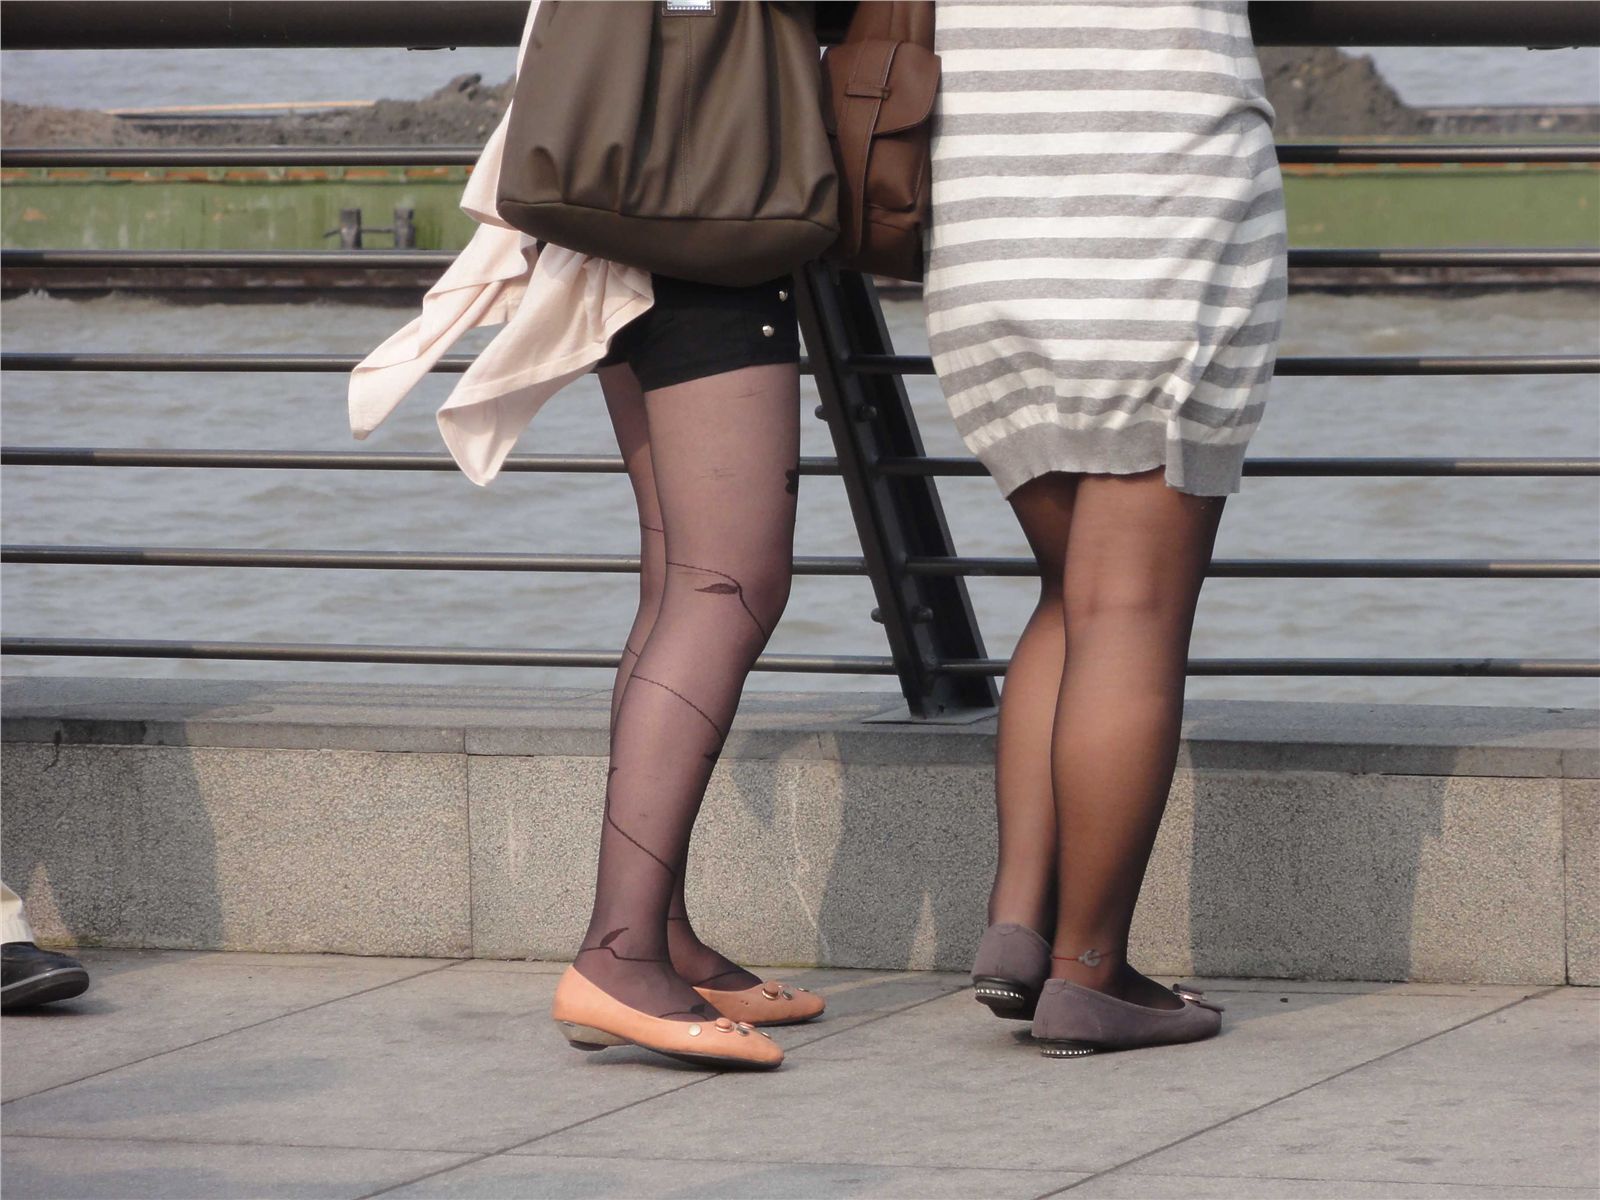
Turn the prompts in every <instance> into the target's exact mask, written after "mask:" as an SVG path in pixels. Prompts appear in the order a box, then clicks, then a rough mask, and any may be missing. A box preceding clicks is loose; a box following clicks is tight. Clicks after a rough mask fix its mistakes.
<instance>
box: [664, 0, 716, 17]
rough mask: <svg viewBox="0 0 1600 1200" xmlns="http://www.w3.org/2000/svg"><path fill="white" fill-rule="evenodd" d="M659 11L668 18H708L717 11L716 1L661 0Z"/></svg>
mask: <svg viewBox="0 0 1600 1200" xmlns="http://www.w3.org/2000/svg"><path fill="white" fill-rule="evenodd" d="M661 11H662V12H663V13H664V14H665V15H666V16H669V17H709V16H711V15H712V14H713V13H715V12H716V11H717V3H716V0H661Z"/></svg>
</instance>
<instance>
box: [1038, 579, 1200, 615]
mask: <svg viewBox="0 0 1600 1200" xmlns="http://www.w3.org/2000/svg"><path fill="white" fill-rule="evenodd" d="M1063 604H1064V607H1065V610H1066V615H1067V622H1068V624H1069V625H1070V626H1073V627H1083V626H1088V625H1100V624H1118V625H1137V624H1153V623H1165V622H1167V621H1170V620H1171V618H1172V616H1173V615H1174V613H1176V612H1177V611H1178V610H1179V608H1180V604H1179V603H1178V597H1177V596H1176V595H1175V594H1174V590H1173V589H1172V588H1170V587H1163V586H1162V583H1161V581H1160V580H1158V579H1154V578H1149V577H1144V578H1141V577H1139V576H1136V575H1126V576H1120V577H1108V576H1090V577H1086V578H1082V579H1074V578H1073V577H1072V573H1071V572H1070V571H1069V572H1068V573H1067V577H1066V580H1065V584H1064V586H1063Z"/></svg>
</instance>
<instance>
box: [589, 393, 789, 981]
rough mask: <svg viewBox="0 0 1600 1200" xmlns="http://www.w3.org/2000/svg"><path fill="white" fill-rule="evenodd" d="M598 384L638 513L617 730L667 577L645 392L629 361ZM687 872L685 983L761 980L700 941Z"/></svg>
mask: <svg viewBox="0 0 1600 1200" xmlns="http://www.w3.org/2000/svg"><path fill="white" fill-rule="evenodd" d="M600 387H601V390H602V391H603V392H604V393H605V397H606V408H607V410H608V412H609V413H610V415H611V427H612V430H613V431H614V432H615V433H616V436H617V449H618V450H620V451H621V453H622V461H623V465H624V466H625V467H626V468H627V471H628V481H629V482H630V483H631V484H632V485H633V498H634V502H635V505H636V507H637V508H638V512H639V608H638V610H637V611H636V612H635V613H634V617H633V625H632V627H631V628H630V629H629V630H628V638H627V641H626V642H625V643H624V645H623V649H622V662H621V663H620V664H619V665H618V667H617V676H616V682H615V683H614V684H613V685H612V688H611V725H612V732H613V734H614V733H615V732H616V721H617V709H618V708H619V707H620V706H621V704H622V697H623V694H624V693H625V692H626V691H627V689H628V680H630V679H631V678H633V665H634V663H636V662H637V661H638V660H639V652H640V650H641V648H642V647H643V646H644V644H645V642H646V641H648V640H649V637H650V631H651V630H652V629H654V628H655V623H656V616H657V614H658V613H660V611H661V591H662V586H663V583H664V581H665V578H666V538H665V532H666V531H665V530H664V529H663V528H662V525H661V502H660V500H659V499H658V498H657V496H656V480H655V467H654V464H653V463H652V461H651V458H650V427H649V420H648V418H647V417H646V414H645V402H644V392H643V391H642V390H640V387H639V381H638V380H637V379H636V378H634V374H633V369H632V368H631V367H628V366H617V367H608V368H606V369H605V370H603V371H601V372H600ZM685 876H686V872H685V871H684V870H683V864H679V870H678V882H677V884H676V885H675V886H674V888H673V892H672V903H671V905H670V907H669V909H668V913H667V921H668V922H669V924H668V926H667V947H668V950H669V953H670V957H671V960H672V968H673V970H675V971H676V972H677V973H678V974H679V975H681V976H683V978H684V979H686V980H688V981H689V983H691V984H693V985H695V986H697V987H704V986H708V985H711V984H713V983H714V984H715V986H717V987H718V988H722V989H724V990H729V991H733V990H737V989H740V988H747V987H754V986H756V985H757V984H758V983H760V982H761V979H760V977H759V976H756V975H752V974H751V973H750V972H749V971H746V970H745V969H744V968H743V967H741V966H739V965H738V964H737V963H734V962H733V961H732V960H730V959H728V958H726V957H724V956H723V955H721V954H719V953H718V952H717V951H715V950H713V949H712V948H711V947H710V946H708V945H706V944H705V943H704V942H702V941H701V940H700V938H699V936H698V935H697V934H696V933H695V931H694V926H693V924H691V923H690V920H689V909H688V905H687V903H686V901H685V899H684V880H685Z"/></svg>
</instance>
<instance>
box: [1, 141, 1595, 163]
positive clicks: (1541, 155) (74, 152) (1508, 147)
mask: <svg viewBox="0 0 1600 1200" xmlns="http://www.w3.org/2000/svg"><path fill="white" fill-rule="evenodd" d="M1276 151H1277V157H1278V161H1279V162H1280V163H1284V164H1295V165H1300V164H1317V163H1324V164H1330V165H1333V164H1338V163H1362V164H1376V163H1502V162H1508V163H1509V162H1515V163H1543V162H1549V163H1575V162H1578V163H1581V162H1600V146H1596V145H1593V144H1591V143H1588V142H1551V143H1539V142H1512V143H1505V144H1496V143H1494V142H1410V143H1395V142H1280V143H1279V144H1278V145H1277V147H1276ZM482 153H483V147H482V146H215V147H212V146H172V147H164V148H155V147H137V148H136V147H122V146H93V147H90V146H83V147H78V146H17V147H12V148H0V167H12V168H19V169H34V170H37V169H41V168H60V167H67V168H70V167H123V168H153V167H352V166H359V167H371V166H386V167H470V166H472V165H473V164H475V163H476V162H477V161H478V156H479V155H480V154H482Z"/></svg>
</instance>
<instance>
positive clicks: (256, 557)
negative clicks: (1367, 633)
mask: <svg viewBox="0 0 1600 1200" xmlns="http://www.w3.org/2000/svg"><path fill="white" fill-rule="evenodd" d="M525 12H526V6H525V3H524V2H523V0H487V2H483V3H454V4H437V5H412V4H404V3H393V2H391V0H370V2H358V3H345V4H340V5H324V4H321V3H312V4H307V3H283V2H273V3H258V4H254V5H245V6H239V5H229V4H222V3H212V2H209V0H207V2H190V3H146V4H140V5H126V4H105V3H77V2H75V0H74V2H67V0H49V2H48V3H45V2H38V0H13V2H11V3H7V4H6V5H5V16H6V22H7V24H6V44H7V47H8V48H27V47H32V48H38V47H46V46H48V47H66V48H70V47H79V48H82V47H88V46H231V47H237V46H248V45H255V46H268V45H272V46H287V45H340V46H354V45H385V46H387V45H413V46H415V45H419V44H450V45H472V44H486V45H508V44H514V43H515V41H516V39H517V35H518V34H519V33H520V29H521V22H522V18H523V15H524V14H525ZM1251 18H1252V23H1253V25H1254V26H1255V31H1256V35H1257V40H1258V41H1260V42H1262V43H1263V44H1268V43H1279V44H1363V45H1378V44H1400V45H1410V44H1417V43H1419V42H1425V43H1427V44H1435V45H1439V44H1450V45H1530V44H1532V45H1588V46H1593V45H1600V5H1591V4H1582V3H1523V4H1518V5H1516V6H1504V5H1481V4H1474V5H1460V4H1435V3H1405V2H1394V3H1382V4H1369V3H1337V4H1329V3H1304V4H1296V5H1252V6H1251ZM477 154H478V150H477V149H476V148H474V147H409V148H408V147H401V148H376V147H364V148H359V149H354V150H347V149H323V148H295V147H289V148H282V149H278V148H271V149H233V150H191V149H176V150H99V149H96V150H67V149H59V150H58V149H37V148H27V149H6V150H3V151H0V166H7V167H23V166H27V167H59V166H101V165H117V166H128V167H132V166H178V165H188V166H193V165H206V166H244V165H251V166H260V165H271V166H288V165H317V164H320V165H351V164H375V163H383V164H403V165H412V166H416V165H459V164H470V163H472V162H474V161H475V160H476V158H477ZM1278 154H1279V159H1280V161H1282V162H1285V163H1289V162H1299V163H1333V162H1366V163H1375V162H1482V161H1497V162H1529V161H1552V162H1555V161H1558V162H1596V161H1600V148H1597V147H1595V146H1591V145H1563V146H1539V145H1525V146H1479V145H1463V146H1452V145H1417V146H1393V145H1365V144H1359V145H1352V144H1297V145H1284V146H1280V147H1279V148H1278ZM452 258H453V255H451V254H449V253H442V252H418V251H370V252H360V253H350V252H338V251H330V252H265V251H263V252H228V251H221V252H197V251H137V252H134V251H92V250H27V251H25V250H4V251H0V268H3V267H21V266H26V267H30V268H52V267H77V268H82V267H97V268H112V269H137V268H141V267H162V268H172V267H276V268H284V267H295V268H305V267H328V266H346V267H348V266H360V267H363V268H386V267H387V268H395V269H410V270H415V269H418V268H424V269H427V268H442V267H443V266H444V265H445V264H446V263H448V262H449V261H450V260H451V259H452ZM1289 262H1290V265H1291V266H1317V267H1335V268H1337V267H1351V268H1356V267H1373V266H1377V267H1400V266H1404V267H1414V266H1443V267H1453V266H1506V267H1519V266H1595V265H1600V250H1588V249H1577V250H1574V249H1548V250H1545V249H1369V248H1349V249H1318V250H1308V249H1296V250H1292V251H1291V252H1290V256H1289ZM796 299H797V300H798V302H799V315H800V322H801V327H802V331H803V333H804V337H805V343H806V346H807V348H808V350H809V352H810V355H811V357H810V358H809V359H808V360H806V361H805V362H804V363H803V364H802V369H803V370H805V371H806V372H807V373H809V374H811V375H812V376H814V378H815V382H816V386H817V390H818V394H819V396H820V398H821V401H822V403H821V406H820V408H819V410H818V415H819V416H821V417H823V418H824V419H825V420H826V421H827V423H828V428H829V432H830V434H831V436H832V439H833V443H834V447H835V455H834V457H832V458H808V459H803V460H802V461H801V464H800V472H801V474H805V475H837V476H839V477H841V479H842V481H843V484H844V487H845V492H846V495H847V497H848V499H849V503H850V509H851V513H852V516H853V518H854V521H855V525H856V532H857V535H858V537H859V540H860V544H861V549H862V554H861V556H860V557H841V556H833V557H819V556H811V557H806V556H801V557H798V558H797V559H796V560H795V570H796V573H797V574H800V575H809V576H818V575H820V576H857V577H862V576H864V577H866V578H867V579H868V580H869V581H870V582H871V585H872V589H873V594H874V598H875V602H876V604H877V608H876V609H875V610H874V612H873V617H874V619H875V620H878V621H880V622H881V623H882V625H883V627H884V634H885V637H886V639H887V642H888V651H889V653H888V654H887V655H855V656H850V655H793V654H787V655H786V654H767V655H763V656H762V658H761V659H760V660H759V661H758V663H757V669H760V670H768V671H791V672H844V673H850V674H871V675H885V676H889V675H892V676H894V677H896V678H897V679H898V681H899V684H900V687H901V690H902V692H903V694H904V695H905V698H906V701H907V704H908V706H909V708H910V711H911V712H912V713H913V714H915V715H918V716H924V717H928V716H935V715H938V714H939V713H942V712H946V711H950V710H961V709H971V708H983V707H988V706H990V705H992V704H993V703H994V701H995V697H996V693H995V688H994V682H993V678H994V676H996V675H999V674H1002V673H1003V672H1004V669H1005V664H1004V663H1003V662H1001V661H999V660H996V659H992V658H988V657H986V655H985V653H984V649H983V642H982V637H981V635H980V632H979V629H978V623H977V620H976V617H975V615H974V612H973V609H972V605H971V601H970V599H969V597H968V595H967V589H966V580H967V579H968V578H975V577H1024V576H1028V575H1033V574H1036V571H1037V568H1036V566H1035V564H1034V563H1033V562H1032V561H1031V560H1027V559H1020V558H972V557H962V556H960V555H957V554H956V553H955V549H954V545H953V542H952V540H951V537H950V533H949V529H948V527H947V525H946V522H945V519H944V513H943V509H942V507H941V504H940V499H939V494H938V490H937V486H936V482H935V481H936V479H938V478H943V477H957V476H977V475H982V474H983V468H982V466H981V465H980V464H979V463H978V462H977V461H975V460H971V459H961V458H938V457H930V456H928V455H926V454H924V453H923V448H922V443H921V438H920V435H919V433H918V430H917V426H916V421H915V419H914V417H913V415H912V411H911V406H910V402H909V399H908V397H907V394H906V389H905V384H904V379H903V377H904V376H906V375H927V374H931V373H932V369H933V368H932V364H931V362H930V360H929V359H928V358H926V357H918V356H906V355H898V354H896V353H895V352H894V348H893V346H892V344H891V342H890V338H889V335H888V330H887V327H886V326H885V324H884V320H883V315H882V311H881V308H880V306H879V304H878V301H877V297H876V295H875V293H874V291H873V289H872V285H871V283H870V282H869V281H867V280H865V279H863V278H862V277H861V276H859V275H855V274H852V273H843V272H839V271H837V270H834V269H832V268H830V267H827V266H822V265H812V266H809V267H807V268H805V269H804V270H802V271H801V272H799V273H798V274H797V277H796ZM471 361H472V360H471V358H470V357H468V356H463V355H451V356H446V357H445V358H444V359H443V360H441V361H440V363H439V364H438V366H437V367H436V368H435V369H436V370H438V371H440V372H447V373H448V372H460V371H463V370H465V369H466V367H467V365H468V364H469V363H470V362H471ZM356 362H357V359H356V357H355V356H345V355H325V354H324V355H306V354H300V355H297V354H279V355H250V354H237V355H219V354H203V355H202V354H182V353H167V354H99V353H28V352H8V353H5V354H3V355H0V369H3V370H5V371H74V372H87V371H95V372H120V371H163V372H197V371H204V372H267V371H270V372H302V373H322V372H347V371H349V370H350V369H351V368H352V367H353V366H354V365H355V364H356ZM1276 373H1277V374H1279V375H1284V376H1291V375H1299V376H1335V375H1338V376H1377V375H1410V376H1416V375H1463V376H1466V375H1510V374H1576V373H1581V374H1595V373H1600V356H1590V355H1541V354H1528V355H1500V356H1472V355H1466V356H1462V355H1437V356H1427V355H1414V356H1346V357H1299V358H1296V357H1286V358H1282V359H1279V360H1278V363H1277V372H1276ZM0 464H4V465H9V466H14V467H20V466H81V467H102V468H131V467H140V468H150V467H157V468H166V469H203V470H219V469H227V470H336V471H350V470H364V471H453V470H455V469H456V467H455V464H454V462H453V461H452V460H451V459H450V458H449V457H448V456H447V455H445V454H442V453H439V454H427V453H401V454H396V453H362V452H342V451H294V450H285V451H252V450H195V449H184V448H175V449H164V450H149V449H142V448H132V447H71V446H6V447H0ZM504 470H506V471H510V472H576V473H620V472H621V471H622V470H623V466H622V462H621V460H620V459H619V458H617V457H615V456H604V455H595V456H587V455H565V456H561V455H520V456H513V457H512V458H510V459H509V460H508V461H507V462H506V464H505V467H504ZM1245 473H1246V474H1248V475H1252V476H1280V477H1358V476H1410V477H1439V476H1472V477H1487V476H1530V475H1532V476H1548V477H1571V476H1586V477H1593V476H1597V475H1600V459H1595V458H1581V457H1569V456H1552V457H1548V458H1513V457H1482V458H1441V457H1382V458H1374V457H1346V458H1275V459H1269V458H1251V459H1248V460H1247V461H1246V463H1245ZM0 561H4V562H8V563H34V564H50V565H64V564H73V565H98V566H107V565H119V566H120V565H138V566H167V567H238V568H247V567H256V568H262V567H277V568H282V567H294V568H307V569H325V570H406V571H517V572H526V571H541V572H551V571H553V572H568V571H577V572H594V573H625V572H636V571H637V570H638V569H639V564H638V559H637V558H636V557H634V556H631V555H562V554H460V553H456V554H437V553H434V554H429V553H418V552H408V551H395V552H374V551H333V550H315V549H292V550H252V549H227V548H219V547H161V546H67V545H8V546H5V547H0ZM1209 573H1210V575H1212V576H1214V577H1226V578H1250V579H1272V578H1277V579H1286V578H1385V579H1577V578H1586V579H1587V578H1600V562H1593V561H1586V560H1567V559H1524V560H1492V559H1437V560H1435V559H1422V560H1419V559H1278V560H1218V561H1215V562H1213V563H1212V565H1211V569H1210V572H1209ZM0 653H5V654H28V655H88V656H111V657H161V658H215V659H235V660H273V661H317V662H368V663H428V664H445V663H449V664H475V665H499V666H521V667H532V666H542V667H607V668H609V667H614V666H616V664H617V662H618V659H619V655H618V653H616V652H611V651H602V650H581V649H577V650H573V649H564V650H555V649H489V648H480V649H461V648H455V647H441V646H381V645H359V646H352V645H331V644H324V643H315V644H303V643H289V642H255V643H248V642H231V641H230V642H216V641H194V640H166V641H156V640H144V639H105V638H70V637H61V638H52V637H6V638H4V639H0ZM1189 670H1190V673H1191V674H1195V675H1240V674H1250V675H1330V676H1333V675H1347V676H1348V675H1374V676H1379V675H1381V676H1418V675H1426V676H1474V677H1507V676H1537V677H1573V676H1600V661H1590V660H1581V659H1550V658H1544V659H1526V658H1483V657H1468V658H1414V659H1394V658H1338V659H1329V658H1214V659H1196V660H1191V662H1190V663H1189Z"/></svg>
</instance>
